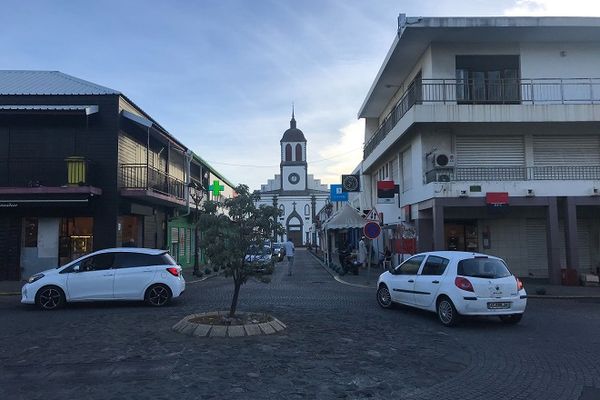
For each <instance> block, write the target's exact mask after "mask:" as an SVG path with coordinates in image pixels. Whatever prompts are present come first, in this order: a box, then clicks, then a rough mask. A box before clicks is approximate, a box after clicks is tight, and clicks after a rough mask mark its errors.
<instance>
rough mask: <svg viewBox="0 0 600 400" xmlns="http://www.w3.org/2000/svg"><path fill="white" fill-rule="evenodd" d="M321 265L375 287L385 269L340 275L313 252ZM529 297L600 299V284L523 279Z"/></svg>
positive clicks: (353, 283)
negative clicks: (563, 283) (556, 283)
mask: <svg viewBox="0 0 600 400" xmlns="http://www.w3.org/2000/svg"><path fill="white" fill-rule="evenodd" d="M311 254H312V255H313V257H315V258H316V259H318V260H319V262H320V263H321V265H322V266H323V268H324V269H325V270H327V272H329V274H330V275H331V276H332V277H333V278H334V279H335V280H336V281H338V282H340V283H343V284H346V285H350V286H358V287H365V288H373V289H375V287H376V285H377V279H378V278H379V275H380V274H381V273H383V272H384V271H383V270H382V269H381V268H378V267H377V266H376V265H375V266H373V265H371V271H370V275H369V274H368V271H367V269H361V270H360V271H359V274H358V275H352V274H346V275H340V274H338V273H337V272H336V271H334V270H333V269H331V268H329V267H327V266H325V263H324V262H323V260H321V259H320V258H319V257H317V256H316V255H315V254H314V253H312V252H311ZM523 284H524V286H525V290H526V291H527V297H529V298H532V299H600V286H561V285H551V284H550V283H548V282H547V281H544V280H536V279H523Z"/></svg>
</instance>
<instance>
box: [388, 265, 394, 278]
mask: <svg viewBox="0 0 600 400" xmlns="http://www.w3.org/2000/svg"><path fill="white" fill-rule="evenodd" d="M388 271H390V274H392V275H396V268H394V267H392V264H391V263H390V265H388Z"/></svg>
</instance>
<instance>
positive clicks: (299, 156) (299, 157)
mask: <svg viewBox="0 0 600 400" xmlns="http://www.w3.org/2000/svg"><path fill="white" fill-rule="evenodd" d="M296 161H302V146H301V145H300V143H298V144H297V145H296Z"/></svg>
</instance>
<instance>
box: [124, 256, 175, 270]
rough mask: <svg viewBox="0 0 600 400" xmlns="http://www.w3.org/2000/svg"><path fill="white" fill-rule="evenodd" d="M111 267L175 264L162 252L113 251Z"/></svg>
mask: <svg viewBox="0 0 600 400" xmlns="http://www.w3.org/2000/svg"><path fill="white" fill-rule="evenodd" d="M114 256H115V259H114V267H113V268H135V267H147V266H151V265H176V263H175V261H174V260H173V259H172V258H171V257H170V256H169V255H168V254H166V253H164V254H157V255H151V254H142V253H115V255H114Z"/></svg>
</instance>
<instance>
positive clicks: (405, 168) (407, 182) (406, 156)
mask: <svg viewBox="0 0 600 400" xmlns="http://www.w3.org/2000/svg"><path fill="white" fill-rule="evenodd" d="M401 156H402V191H403V192H406V191H409V190H410V189H412V153H411V148H410V147H409V148H408V149H406V150H405V151H403V152H402V155H401Z"/></svg>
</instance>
